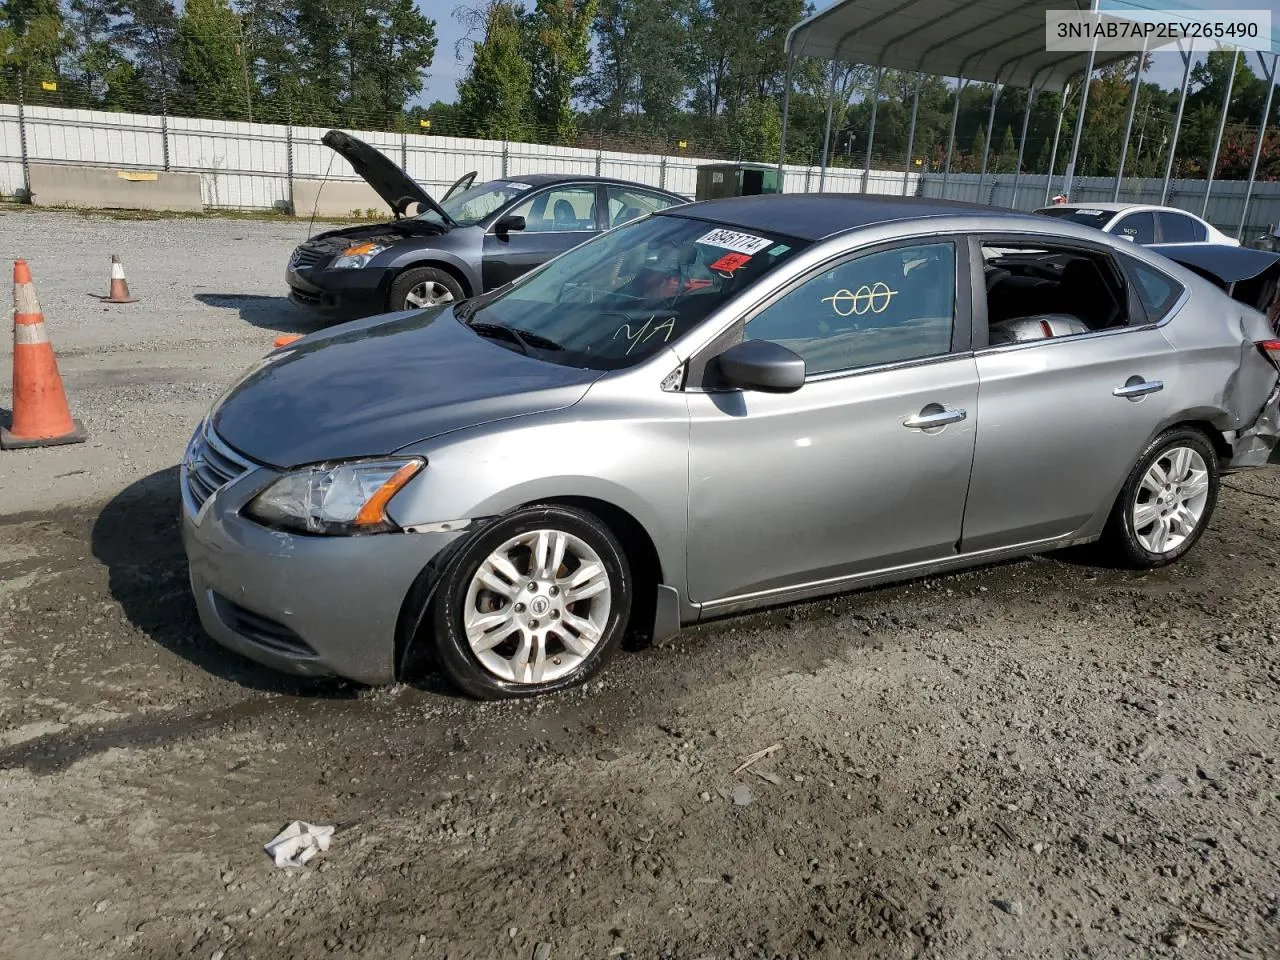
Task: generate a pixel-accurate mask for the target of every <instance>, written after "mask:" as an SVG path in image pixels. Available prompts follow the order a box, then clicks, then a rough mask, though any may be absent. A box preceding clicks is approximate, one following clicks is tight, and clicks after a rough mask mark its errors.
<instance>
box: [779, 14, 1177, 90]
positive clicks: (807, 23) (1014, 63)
mask: <svg viewBox="0 0 1280 960" xmlns="http://www.w3.org/2000/svg"><path fill="white" fill-rule="evenodd" d="M1073 7H1075V8H1076V9H1080V10H1088V9H1089V3H1088V2H1087V0H1081V2H1076V3H1073V2H1071V0H1056V2H1049V3H1045V2H1041V3H1035V2H1031V3H1028V2H1027V0H837V2H836V3H835V4H833V5H832V6H830V7H828V8H827V9H826V10H823V11H821V12H819V13H815V14H814V15H813V16H811V17H809V18H808V19H807V20H802V21H801V22H800V23H797V24H796V25H795V26H794V27H792V28H791V30H790V31H789V32H788V34H787V45H786V49H787V53H788V54H789V55H791V56H795V57H818V58H821V59H824V60H841V61H844V62H845V63H864V64H868V65H870V66H874V67H887V68H889V69H892V70H905V71H912V72H914V71H922V72H924V73H929V74H933V75H934V76H940V77H960V76H963V77H965V78H967V79H969V80H976V81H979V82H984V83H997V82H998V83H1004V84H1008V85H1011V86H1015V87H1026V86H1029V85H1030V84H1031V83H1033V82H1034V83H1035V85H1036V86H1037V87H1038V88H1040V89H1044V88H1046V87H1048V88H1050V89H1053V88H1059V87H1061V86H1062V85H1063V84H1065V83H1066V82H1067V80H1068V79H1069V78H1070V77H1071V76H1072V75H1073V74H1078V73H1080V72H1081V69H1082V67H1083V65H1084V55H1083V54H1081V53H1079V52H1067V51H1063V50H1054V51H1050V50H1046V49H1045V11H1047V10H1064V9H1071V8H1073ZM1104 13H1117V14H1119V11H1118V10H1110V9H1108V10H1105V11H1104ZM1120 15H1121V16H1123V14H1120ZM1154 46H1155V43H1153V44H1152V47H1154ZM1133 56H1134V53H1133V52H1132V51H1105V52H1104V51H1102V50H1099V51H1097V53H1096V55H1095V58H1094V69H1095V70H1096V69H1101V68H1102V67H1104V66H1106V65H1107V64H1109V63H1113V62H1115V61H1117V60H1127V59H1132V58H1133Z"/></svg>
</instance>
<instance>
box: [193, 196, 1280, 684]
mask: <svg viewBox="0 0 1280 960" xmlns="http://www.w3.org/2000/svg"><path fill="white" fill-rule="evenodd" d="M1271 337H1272V333H1271V332H1270V329H1269V328H1268V325H1267V322H1266V320H1265V318H1264V317H1263V316H1262V314H1260V313H1258V312H1257V311H1255V310H1253V309H1251V308H1250V307H1248V306H1246V305H1244V304H1242V303H1239V302H1236V301H1233V300H1231V299H1230V298H1228V297H1227V296H1226V295H1224V294H1223V293H1222V292H1221V291H1220V290H1219V289H1217V288H1216V287H1215V286H1214V285H1213V284H1212V283H1210V282H1209V281H1208V280H1206V279H1203V278H1202V277H1200V276H1197V275H1196V274H1194V273H1192V272H1190V271H1188V270H1185V269H1183V268H1182V267H1179V266H1177V265H1176V264H1174V263H1172V262H1170V261H1169V260H1166V259H1164V258H1163V257H1160V256H1159V255H1157V254H1155V253H1153V252H1150V251H1147V250H1145V249H1143V248H1142V247H1141V246H1136V245H1134V244H1130V243H1125V242H1123V241H1119V240H1116V239H1114V238H1112V237H1109V236H1106V235H1104V234H1102V233H1099V232H1098V231H1096V230H1091V229H1088V228H1085V227H1080V226H1076V225H1074V224H1071V223H1066V222H1062V221H1055V220H1050V219H1049V218H1047V217H1040V216H1032V215H1019V214H1012V213H1002V212H999V211H996V210H993V209H991V208H986V207H971V206H968V205H960V204H951V203H945V202H941V201H917V200H903V199H895V198H869V197H868V198H864V197H857V196H847V195H844V196H841V195H804V196H769V197H751V198H741V199H728V200H717V201H709V202H706V203H697V204H690V205H687V206H683V207H679V208H674V209H671V210H668V211H664V212H661V213H658V214H654V215H652V216H649V217H646V218H644V219H642V220H638V221H635V222H632V223H629V224H626V225H624V226H621V227H618V228H616V229H614V230H612V231H610V232H608V233H606V234H604V235H603V236H601V237H600V238H598V239H596V240H593V241H590V242H588V243H586V244H584V245H583V246H581V247H578V248H576V249H574V250H572V251H570V252H568V253H565V254H563V255H562V256H560V257H558V258H557V259H555V260H553V261H551V262H550V263H548V264H546V265H544V266H543V267H541V268H539V269H537V270H535V271H533V272H532V273H530V274H528V275H526V276H525V277H523V278H521V279H520V280H518V281H516V282H514V283H513V284H509V285H507V286H504V287H502V288H499V289H498V290H495V291H493V292H491V293H488V294H485V295H483V296H480V297H476V298H474V299H472V300H469V301H466V302H465V303H461V304H449V305H444V306H438V307H434V308H430V309H427V310H424V311H417V312H411V313H399V314H392V315H388V316H385V317H375V318H369V319H366V320H361V321H357V322H354V323H350V324H346V325H343V326H340V327H336V328H332V329H329V330H326V331H323V332H320V333H316V334H313V335H311V336H308V337H306V338H304V339H303V340H301V341H298V342H297V343H295V344H292V345H290V346H289V347H287V348H285V349H282V350H279V351H276V352H275V353H272V354H270V355H268V356H267V357H266V358H265V359H264V360H263V361H262V362H261V363H260V364H259V365H258V366H257V367H255V368H254V369H252V370H250V371H249V372H248V373H247V374H246V375H245V376H244V377H243V378H242V379H241V380H240V381H239V382H238V383H237V384H235V385H234V386H233V387H232V388H231V389H230V390H229V391H228V393H227V394H226V395H225V396H224V397H223V398H222V399H221V400H220V401H219V402H218V403H217V404H215V406H214V408H213V410H212V411H211V412H210V414H209V416H208V417H207V418H206V420H205V422H204V423H202V424H201V426H200V427H199V429H198V430H197V432H196V434H195V436H194V437H193V438H192V441H191V445H190V448H189V449H188V452H187V455H186V458H185V461H184V463H183V467H182V470H181V484H182V495H183V500H184V504H185V506H184V522H183V535H184V540H185V544H186V550H187V555H188V558H189V560H190V570H191V583H192V588H193V590H194V593H195V598H196V603H197V606H198V608H199V611H200V616H201V620H202V622H203V624H204V626H205V628H206V629H207V631H208V632H209V633H210V634H211V635H212V636H213V637H214V638H215V639H217V640H218V641H219V642H221V643H223V644H225V645H226V646H228V647H231V648H233V649H235V650H238V651H240V652H242V653H244V654H245V655H247V656H249V657H252V658H254V659H256V660H258V661H261V662H263V663H267V664H270V665H273V666H276V667H278V668H281V669H284V670H289V671H293V672H297V673H306V674H326V673H331V674H338V675H342V676H346V677H350V678H353V679H356V680H359V681H363V682H368V683H382V682H388V681H391V680H393V679H395V678H396V677H397V676H398V675H399V674H400V673H401V672H402V671H403V670H404V669H405V667H406V664H408V663H410V662H411V656H410V655H411V654H412V653H413V652H414V651H415V649H419V648H424V647H429V648H430V649H431V650H432V651H434V653H435V655H436V659H437V662H438V664H439V666H440V667H441V669H442V670H443V671H444V672H445V674H447V676H448V677H449V678H450V679H451V680H452V681H453V682H454V683H456V684H457V685H458V686H459V687H461V688H462V689H463V690H465V691H467V692H469V693H471V694H473V695H475V696H478V697H504V696H517V695H528V694H535V693H542V692H547V691H553V690H557V689H561V688H564V687H567V686H570V685H573V684H576V683H580V682H582V681H583V680H585V679H586V678H587V677H589V676H591V675H592V674H593V673H594V672H595V671H597V670H598V669H599V668H600V667H601V666H602V665H603V663H604V662H605V660H606V659H607V658H608V657H609V656H610V654H611V653H612V652H613V651H614V650H615V649H616V648H617V647H618V645H619V642H620V639H621V637H622V635H623V633H624V631H625V630H626V629H627V627H628V626H629V625H631V626H633V627H636V628H638V629H641V630H643V631H645V632H647V633H651V634H652V635H654V636H656V637H659V638H661V637H665V636H667V635H669V634H671V633H673V632H675V631H676V630H678V629H679V628H680V627H681V625H684V624H692V623H696V622H698V621H700V620H704V619H707V618H709V617H714V616H719V615H723V614H729V613H734V612H738V611H744V610H749V609H753V608H757V607H762V606H766V605H770V604H777V603H782V602H787V601H793V600H799V599H803V598H808V597H815V596H819V595H823V594H829V593H834V592H838V591H846V590H850V589H853V588H857V587H865V586H868V585H871V584H878V583H884V582H886V581H891V580H899V579H903V578H908V577H916V576H922V575H928V574H935V573H939V572H942V571H946V570H954V569H957V568H960V567H966V566H971V565H975V564H981V563H986V562H990V561H993V560H997V559H1001V558H1007V557H1014V556H1020V555H1025V554H1030V553H1035V552H1039V551H1046V550H1052V549H1056V548H1060V547H1066V546H1069V545H1073V544H1082V543H1089V542H1092V541H1101V546H1100V552H1101V556H1102V557H1103V558H1104V559H1106V560H1107V561H1109V562H1115V563H1119V564H1124V565H1129V566H1134V567H1157V566H1160V565H1163V564H1167V563H1170V562H1172V561H1174V560H1177V559H1178V558H1179V557H1181V556H1182V555H1183V554H1185V553H1186V552H1187V551H1188V550H1190V549H1191V548H1192V546H1193V545H1194V544H1195V542H1196V540H1197V539H1198V538H1199V537H1200V536H1201V534H1202V533H1203V532H1204V530H1205V527H1206V524H1207V523H1208V522H1209V518H1210V516H1211V514H1212V512H1213V508H1214V503H1215V500H1216V497H1217V494H1218V478H1219V475H1220V473H1221V472H1222V471H1224V470H1234V469H1240V468H1243V467H1251V466H1258V465H1261V464H1263V463H1266V462H1267V461H1268V460H1269V458H1270V456H1271V453H1272V450H1273V448H1274V447H1275V446H1276V439H1277V415H1278V413H1280V393H1278V391H1277V382H1278V380H1280V373H1278V368H1277V360H1276V357H1277V354H1278V353H1280V342H1277V341H1274V340H1272V339H1271Z"/></svg>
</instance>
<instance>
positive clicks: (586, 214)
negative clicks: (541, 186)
mask: <svg viewBox="0 0 1280 960" xmlns="http://www.w3.org/2000/svg"><path fill="white" fill-rule="evenodd" d="M601 192H602V190H601V188H600V187H599V186H598V185H597V184H595V183H565V184H557V185H556V186H554V187H548V188H546V189H545V190H539V191H538V192H537V193H534V194H532V195H531V196H529V197H527V198H526V199H524V200H522V201H521V202H520V203H518V204H516V205H515V206H514V207H512V208H511V209H510V210H507V211H506V212H505V213H504V214H503V216H504V217H507V216H518V217H524V221H525V227H524V229H523V230H519V231H515V230H513V231H511V232H510V233H508V234H506V235H505V236H499V235H498V234H497V232H496V231H495V229H494V227H492V226H491V227H489V229H488V230H487V231H486V232H485V236H484V261H483V264H482V273H483V281H484V288H485V290H492V289H493V288H494V287H500V286H502V285H503V284H504V283H507V282H509V281H511V280H514V279H515V278H516V277H518V276H520V275H521V274H523V273H527V272H528V271H529V270H532V269H533V268H534V267H537V266H540V265H542V264H544V263H546V262H547V261H548V260H550V259H551V258H552V257H555V256H558V255H559V254H562V253H564V252H565V251H566V250H569V249H571V248H572V247H576V246H577V245H578V244H580V243H584V242H585V241H587V240H590V239H591V238H592V237H593V236H595V235H596V234H598V233H599V232H600V224H599V219H600V206H601V204H600V193H601ZM499 219H501V218H499Z"/></svg>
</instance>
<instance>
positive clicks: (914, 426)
mask: <svg viewBox="0 0 1280 960" xmlns="http://www.w3.org/2000/svg"><path fill="white" fill-rule="evenodd" d="M930 407H933V408H934V409H933V410H931V411H930V412H929V413H926V412H925V410H929V408H930ZM968 416H969V412H968V411H967V410H946V409H943V408H941V407H939V406H938V405H937V404H936V403H935V404H930V405H929V407H925V408H924V410H921V411H920V412H919V413H917V414H916V415H915V416H914V417H908V418H907V419H906V420H903V421H902V425H903V426H904V427H906V428H907V429H908V430H933V429H936V428H938V427H945V426H946V425H947V424H948V423H959V422H960V421H961V420H964V419H965V418H966V417H968Z"/></svg>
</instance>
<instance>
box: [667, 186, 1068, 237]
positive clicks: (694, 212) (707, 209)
mask: <svg viewBox="0 0 1280 960" xmlns="http://www.w3.org/2000/svg"><path fill="white" fill-rule="evenodd" d="M662 212H663V214H664V215H665V216H676V217H696V218H699V219H704V218H705V219H707V220H713V221H716V222H718V223H727V224H731V225H733V226H736V227H754V228H755V229H757V230H764V231H766V232H770V233H781V234H786V235H788V236H792V237H796V238H797V239H800V240H819V239H821V238H822V237H829V236H831V235H832V234H834V233H843V232H845V231H846V230H853V229H856V228H858V227H865V226H868V225H870V224H873V223H885V222H888V221H893V220H919V219H922V218H924V217H1000V216H1004V217H1033V216H1035V215H1034V214H1020V213H1015V212H1014V211H1012V210H1004V209H1002V208H1000V207H988V206H985V205H983V204H978V203H962V202H960V201H959V200H932V199H928V198H924V197H892V196H878V195H875V194H872V195H865V194H860V193H791V194H766V195H763V196H757V197H729V198H726V199H724V200H702V201H699V202H698V203H689V204H685V205H684V206H680V207H674V208H672V209H670V210H664V211H662ZM1035 219H1036V221H1037V223H1039V222H1041V221H1042V220H1043V219H1044V218H1043V217H1035Z"/></svg>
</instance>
